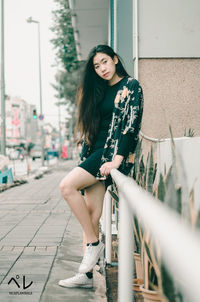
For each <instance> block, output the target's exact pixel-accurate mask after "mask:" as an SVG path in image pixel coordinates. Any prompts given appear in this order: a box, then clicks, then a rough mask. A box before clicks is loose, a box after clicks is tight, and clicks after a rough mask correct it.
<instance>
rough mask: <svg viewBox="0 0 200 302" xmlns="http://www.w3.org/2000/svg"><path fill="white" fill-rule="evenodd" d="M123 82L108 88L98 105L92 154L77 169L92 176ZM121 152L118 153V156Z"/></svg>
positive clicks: (123, 144)
mask: <svg viewBox="0 0 200 302" xmlns="http://www.w3.org/2000/svg"><path fill="white" fill-rule="evenodd" d="M124 82H125V78H123V79H121V80H120V81H119V82H117V83H116V84H114V85H112V86H108V87H107V89H106V93H105V97H104V99H103V101H102V103H101V105H100V108H99V110H100V127H99V133H98V135H97V138H96V140H95V142H94V144H93V146H92V152H91V154H90V156H88V157H87V158H86V160H85V161H83V162H82V163H81V164H80V165H79V167H81V168H83V169H85V170H86V171H88V172H89V173H90V174H92V175H93V176H96V174H97V172H98V170H99V169H100V162H101V157H102V154H103V150H104V145H105V142H106V138H107V135H108V128H109V125H110V122H111V119H112V113H113V108H114V100H115V97H116V94H117V92H118V90H119V89H122V88H123V83H124ZM120 146H121V148H122V150H123V151H124V152H126V146H127V142H126V141H124V142H122V143H121V144H120ZM122 153H123V152H120V150H119V152H118V154H120V155H124V154H122ZM109 184H110V181H109V182H107V185H109Z"/></svg>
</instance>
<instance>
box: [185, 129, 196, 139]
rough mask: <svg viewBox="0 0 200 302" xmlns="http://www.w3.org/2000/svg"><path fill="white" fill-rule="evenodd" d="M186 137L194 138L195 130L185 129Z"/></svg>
mask: <svg viewBox="0 0 200 302" xmlns="http://www.w3.org/2000/svg"><path fill="white" fill-rule="evenodd" d="M184 136H187V137H193V136H195V131H194V129H192V128H189V129H187V128H185V129H184Z"/></svg>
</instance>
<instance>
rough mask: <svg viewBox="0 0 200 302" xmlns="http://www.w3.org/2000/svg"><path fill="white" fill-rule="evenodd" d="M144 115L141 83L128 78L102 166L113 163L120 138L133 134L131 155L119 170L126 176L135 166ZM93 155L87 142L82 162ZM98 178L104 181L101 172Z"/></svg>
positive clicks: (116, 105) (119, 97) (116, 107)
mask: <svg viewBox="0 0 200 302" xmlns="http://www.w3.org/2000/svg"><path fill="white" fill-rule="evenodd" d="M142 113H143V93H142V88H141V86H140V85H139V82H138V81H137V80H136V79H134V78H132V77H127V79H126V81H125V83H124V85H123V88H122V89H121V90H118V92H117V95H116V97H115V101H114V109H113V114H112V120H111V123H110V125H109V130H108V136H107V139H106V142H105V145H104V151H103V154H102V158H101V164H100V167H101V165H102V164H104V163H105V162H108V161H112V160H113V158H114V156H115V155H116V154H117V150H118V146H119V142H120V138H121V136H122V135H126V134H128V133H129V134H131V136H130V137H131V141H130V145H129V154H128V155H127V157H124V159H123V161H122V163H121V165H120V167H119V170H120V171H121V172H122V173H124V174H125V175H127V174H128V172H129V171H130V167H131V166H132V165H133V154H134V151H135V148H136V145H137V142H138V139H139V131H140V128H141V121H142ZM90 153H91V148H90V147H89V146H88V144H87V143H86V142H84V143H83V147H82V152H81V161H84V160H85V159H86V158H87V157H88V156H89V155H90ZM96 177H97V178H98V179H102V176H101V174H100V171H98V173H97V175H96Z"/></svg>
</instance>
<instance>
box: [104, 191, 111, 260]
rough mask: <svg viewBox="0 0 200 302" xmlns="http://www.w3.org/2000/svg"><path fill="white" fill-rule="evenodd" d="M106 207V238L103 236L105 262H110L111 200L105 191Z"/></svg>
mask: <svg viewBox="0 0 200 302" xmlns="http://www.w3.org/2000/svg"><path fill="white" fill-rule="evenodd" d="M104 202H105V208H106V238H105V259H106V263H107V264H111V261H112V259H111V258H112V257H111V249H112V200H111V195H110V193H109V192H108V190H107V191H106V194H105V199H104Z"/></svg>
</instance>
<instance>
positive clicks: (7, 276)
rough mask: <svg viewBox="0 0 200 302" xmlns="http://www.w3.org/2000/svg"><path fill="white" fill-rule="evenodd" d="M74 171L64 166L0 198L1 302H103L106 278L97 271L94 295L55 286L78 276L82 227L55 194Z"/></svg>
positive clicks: (95, 272)
mask: <svg viewBox="0 0 200 302" xmlns="http://www.w3.org/2000/svg"><path fill="white" fill-rule="evenodd" d="M73 166H74V162H73V161H67V162H65V163H64V164H63V165H62V166H59V167H58V168H54V169H53V171H51V173H50V174H46V175H45V176H44V177H43V178H41V179H39V180H35V179H32V180H31V181H30V182H29V183H27V184H24V185H21V186H19V187H14V188H11V189H9V190H7V191H4V192H2V193H0V301H2V302H12V301H16V302H18V301H20V302H23V301H26V302H39V301H40V302H68V301H70V302H71V301H73V302H82V301H83V302H86V301H87V302H88V301H95V302H96V301H97V302H98V301H102V302H104V301H107V298H106V295H105V291H106V285H105V276H104V275H103V274H100V273H99V272H97V271H96V270H95V271H94V283H95V287H94V290H88V289H77V288H76V289H67V288H61V287H60V286H58V285H57V284H58V281H59V279H63V278H67V277H70V276H72V275H74V273H76V272H77V269H78V266H79V264H80V262H81V259H82V231H81V227H80V225H79V223H78V221H77V220H76V218H75V217H74V216H73V214H72V213H71V210H70V209H69V207H68V206H67V204H66V202H65V201H64V200H63V198H62V196H61V194H60V192H59V182H60V180H61V179H62V178H63V177H64V176H65V175H66V174H67V172H68V171H69V170H70V169H71V168H72V167H73ZM96 268H98V267H97V266H96Z"/></svg>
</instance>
